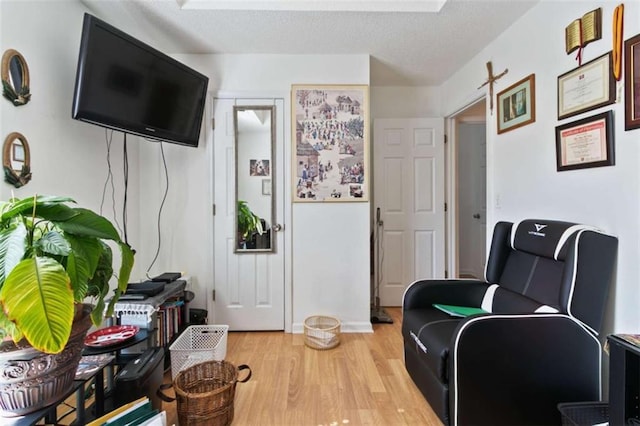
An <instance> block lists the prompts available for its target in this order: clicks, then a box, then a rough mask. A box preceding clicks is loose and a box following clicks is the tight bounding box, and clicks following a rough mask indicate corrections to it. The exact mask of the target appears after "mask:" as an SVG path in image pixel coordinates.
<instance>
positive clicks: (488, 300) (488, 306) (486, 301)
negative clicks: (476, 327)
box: [480, 284, 500, 312]
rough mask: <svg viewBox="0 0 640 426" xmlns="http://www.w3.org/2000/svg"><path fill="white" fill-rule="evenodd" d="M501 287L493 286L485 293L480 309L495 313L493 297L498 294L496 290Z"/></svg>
mask: <svg viewBox="0 0 640 426" xmlns="http://www.w3.org/2000/svg"><path fill="white" fill-rule="evenodd" d="M499 287H500V286H499V285H498V284H491V285H490V286H489V288H488V289H487V291H485V293H484V297H483V298H482V303H481V304H480V307H481V308H482V309H484V310H485V311H487V312H493V297H494V296H495V294H496V290H498V288H499Z"/></svg>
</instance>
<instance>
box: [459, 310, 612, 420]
mask: <svg viewBox="0 0 640 426" xmlns="http://www.w3.org/2000/svg"><path fill="white" fill-rule="evenodd" d="M450 348H451V352H450V359H449V362H450V364H449V368H450V369H449V371H450V374H449V388H450V391H451V398H450V404H451V405H450V413H451V416H450V418H451V420H452V424H454V425H457V424H470V423H473V424H478V425H481V424H486V425H522V424H530V425H539V424H560V420H561V419H560V414H559V412H558V410H557V404H558V403H560V402H572V401H597V400H600V397H601V395H600V390H601V367H602V366H601V353H602V347H601V345H600V342H599V341H598V339H597V338H596V337H595V336H594V335H593V334H591V333H590V332H589V331H588V330H587V329H586V328H585V326H584V325H582V324H581V323H579V322H578V321H576V320H574V319H573V318H571V317H569V316H568V315H564V314H529V315H492V314H490V315H482V316H477V317H470V318H467V319H465V320H463V321H461V323H460V325H459V326H458V328H457V329H456V331H455V332H454V334H453V337H452V341H451V346H450ZM482 384H485V386H482Z"/></svg>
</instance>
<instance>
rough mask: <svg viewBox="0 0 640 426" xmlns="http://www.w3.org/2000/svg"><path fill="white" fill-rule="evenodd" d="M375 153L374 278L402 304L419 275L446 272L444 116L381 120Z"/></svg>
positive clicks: (391, 301)
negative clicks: (403, 298) (406, 290)
mask: <svg viewBox="0 0 640 426" xmlns="http://www.w3.org/2000/svg"><path fill="white" fill-rule="evenodd" d="M373 153H374V154H373V155H374V170H373V175H374V190H373V193H374V204H375V207H376V210H377V209H379V215H378V214H376V217H378V216H379V221H377V223H376V224H375V225H374V226H375V234H374V235H375V239H376V240H375V247H376V256H375V257H376V259H377V261H376V263H377V265H376V268H375V274H376V276H375V278H374V280H375V283H376V285H378V286H379V287H378V288H379V297H380V305H381V306H400V305H401V304H402V295H403V294H404V290H405V289H406V287H407V286H408V285H409V284H411V283H412V282H413V281H414V280H417V279H422V278H425V279H428V278H443V277H444V270H445V268H444V265H445V250H444V232H445V227H444V184H445V180H444V167H445V162H444V120H443V119H442V118H423V119H377V120H375V122H374V148H373Z"/></svg>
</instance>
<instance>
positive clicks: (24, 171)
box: [2, 132, 31, 188]
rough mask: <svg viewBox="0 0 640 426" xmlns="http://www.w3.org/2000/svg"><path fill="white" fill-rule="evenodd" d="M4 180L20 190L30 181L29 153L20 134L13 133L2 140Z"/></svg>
mask: <svg viewBox="0 0 640 426" xmlns="http://www.w3.org/2000/svg"><path fill="white" fill-rule="evenodd" d="M2 165H3V167H4V180H5V182H7V183H10V184H11V185H13V186H15V187H16V188H20V187H21V186H24V185H26V184H27V183H28V182H29V181H30V180H31V153H30V151H29V143H28V142H27V138H25V137H24V135H22V133H18V132H13V133H10V134H9V136H7V138H6V139H5V140H4V146H3V149H2Z"/></svg>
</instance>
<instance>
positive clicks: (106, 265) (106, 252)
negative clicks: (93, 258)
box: [87, 241, 113, 298]
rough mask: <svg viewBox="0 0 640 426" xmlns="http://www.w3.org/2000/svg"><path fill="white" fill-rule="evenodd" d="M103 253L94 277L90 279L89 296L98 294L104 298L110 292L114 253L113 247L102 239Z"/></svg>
mask: <svg viewBox="0 0 640 426" xmlns="http://www.w3.org/2000/svg"><path fill="white" fill-rule="evenodd" d="M100 244H101V245H102V249H103V250H102V253H101V254H100V258H99V259H98V265H97V266H96V268H95V272H94V273H93V277H91V279H90V280H89V290H88V292H87V296H97V297H100V298H104V296H106V295H107V293H108V292H109V280H111V277H112V276H113V266H112V265H113V253H112V252H111V247H109V246H108V245H107V244H105V243H104V242H102V241H100Z"/></svg>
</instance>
